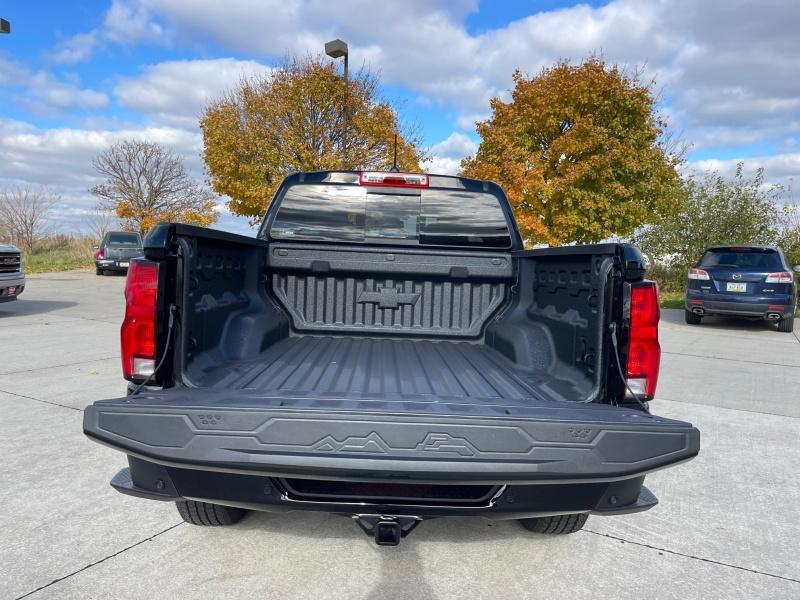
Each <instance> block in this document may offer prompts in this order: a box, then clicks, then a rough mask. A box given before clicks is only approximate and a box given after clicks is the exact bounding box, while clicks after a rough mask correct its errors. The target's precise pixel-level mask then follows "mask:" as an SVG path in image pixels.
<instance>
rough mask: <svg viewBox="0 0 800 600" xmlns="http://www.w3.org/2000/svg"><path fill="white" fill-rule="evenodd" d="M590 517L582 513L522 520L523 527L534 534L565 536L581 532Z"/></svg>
mask: <svg viewBox="0 0 800 600" xmlns="http://www.w3.org/2000/svg"><path fill="white" fill-rule="evenodd" d="M588 518H589V515H587V514H586V513H580V514H576V515H555V516H553V517H536V518H534V519H520V523H522V526H523V527H524V528H525V529H527V530H528V531H533V532H534V533H549V534H553V535H564V534H567V533H575V532H576V531H580V530H581V529H582V528H583V526H584V525H585V524H586V519H588Z"/></svg>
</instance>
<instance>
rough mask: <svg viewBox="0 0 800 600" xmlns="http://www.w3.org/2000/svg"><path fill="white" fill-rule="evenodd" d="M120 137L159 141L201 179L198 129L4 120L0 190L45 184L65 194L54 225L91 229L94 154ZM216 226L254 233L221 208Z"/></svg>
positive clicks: (62, 228) (72, 229)
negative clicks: (51, 124)
mask: <svg viewBox="0 0 800 600" xmlns="http://www.w3.org/2000/svg"><path fill="white" fill-rule="evenodd" d="M122 139H141V140H148V141H153V142H157V143H160V144H162V145H164V146H165V147H167V148H168V149H169V150H172V151H173V152H177V153H178V154H180V155H182V156H183V157H184V160H185V161H186V165H187V167H188V168H189V170H190V171H191V173H192V175H193V176H194V177H196V178H198V179H202V177H203V166H202V163H201V161H200V158H199V155H200V151H201V149H202V139H201V138H200V134H199V132H188V131H185V130H183V129H178V128H171V127H142V128H135V127H127V128H122V129H118V130H102V129H97V130H87V129H71V128H57V129H38V128H36V127H34V126H32V125H30V124H28V123H24V122H20V121H14V120H2V119H0V188H2V187H4V186H5V185H9V184H21V185H37V186H46V187H47V188H48V189H50V190H52V191H54V192H56V193H58V194H60V195H61V203H60V204H59V206H58V208H57V210H55V211H54V213H53V215H52V218H51V225H52V226H53V228H54V229H56V230H59V231H64V232H76V231H84V232H85V231H87V230H88V224H87V219H89V218H90V216H91V214H92V212H93V209H94V206H95V205H96V199H95V198H94V197H93V196H92V195H91V194H90V193H89V192H88V189H89V188H90V187H92V186H93V185H95V184H96V183H99V182H100V178H99V177H98V175H97V174H96V173H95V172H94V170H93V169H92V166H91V161H92V158H94V157H95V156H97V154H99V153H100V152H102V151H103V150H105V149H106V148H108V147H109V146H110V145H111V144H113V143H114V142H117V141H119V140H122ZM220 214H221V217H220V221H218V223H217V224H216V225H215V227H218V228H224V229H227V230H229V231H235V232H238V233H244V234H248V233H250V234H252V230H251V229H250V228H249V226H248V225H247V220H246V219H242V218H238V217H234V216H233V215H231V214H230V213H229V212H228V211H227V210H223V211H220Z"/></svg>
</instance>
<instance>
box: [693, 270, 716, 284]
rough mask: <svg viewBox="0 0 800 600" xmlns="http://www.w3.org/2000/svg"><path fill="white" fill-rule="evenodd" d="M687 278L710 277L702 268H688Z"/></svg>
mask: <svg viewBox="0 0 800 600" xmlns="http://www.w3.org/2000/svg"><path fill="white" fill-rule="evenodd" d="M689 279H703V280H705V281H708V280H709V279H711V277H709V276H708V272H706V271H704V270H703V269H689Z"/></svg>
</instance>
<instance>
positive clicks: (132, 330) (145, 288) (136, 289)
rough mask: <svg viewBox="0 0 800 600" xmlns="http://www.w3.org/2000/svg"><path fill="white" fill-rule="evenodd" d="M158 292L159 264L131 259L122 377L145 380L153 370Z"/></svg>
mask: <svg viewBox="0 0 800 600" xmlns="http://www.w3.org/2000/svg"><path fill="white" fill-rule="evenodd" d="M157 295H158V263H156V262H152V261H148V260H144V259H141V258H135V259H133V260H132V261H131V264H130V266H129V267H128V278H127V280H126V281H125V320H124V321H123V322H122V329H121V331H120V340H121V345H122V372H123V374H124V375H125V379H138V380H144V379H147V378H148V377H150V375H152V374H153V371H154V369H155V365H156V296H157Z"/></svg>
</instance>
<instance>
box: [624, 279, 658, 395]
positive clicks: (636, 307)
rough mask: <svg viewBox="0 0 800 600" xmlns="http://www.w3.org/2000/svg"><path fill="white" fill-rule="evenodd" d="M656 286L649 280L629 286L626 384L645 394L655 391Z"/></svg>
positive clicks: (651, 393) (656, 348) (656, 370)
mask: <svg viewBox="0 0 800 600" xmlns="http://www.w3.org/2000/svg"><path fill="white" fill-rule="evenodd" d="M660 317H661V309H660V308H659V305H658V286H657V285H656V284H655V282H653V281H645V282H643V283H638V284H634V285H632V286H631V329H630V345H629V347H628V373H627V374H628V385H630V387H631V389H633V391H634V392H637V394H638V393H640V392H642V393H643V395H644V396H645V397H646V398H648V399H649V398H652V397H653V396H654V395H655V393H656V384H657V383H658V369H659V366H660V364H661V346H660V345H659V343H658V320H659V318H660Z"/></svg>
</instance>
